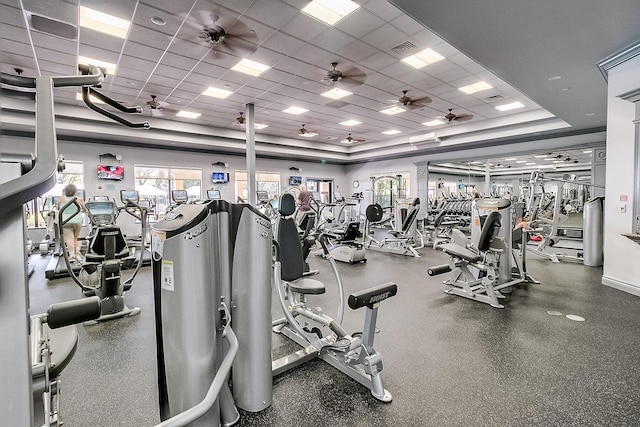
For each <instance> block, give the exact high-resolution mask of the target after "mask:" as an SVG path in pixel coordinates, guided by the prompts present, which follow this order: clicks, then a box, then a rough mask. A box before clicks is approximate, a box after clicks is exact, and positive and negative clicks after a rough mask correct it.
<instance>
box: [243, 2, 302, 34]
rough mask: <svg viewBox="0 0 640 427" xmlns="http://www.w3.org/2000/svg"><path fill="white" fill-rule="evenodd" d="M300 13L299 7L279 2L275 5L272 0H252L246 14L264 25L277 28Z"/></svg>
mask: <svg viewBox="0 0 640 427" xmlns="http://www.w3.org/2000/svg"><path fill="white" fill-rule="evenodd" d="M300 13H301V12H300V9H296V8H294V7H293V6H290V5H288V4H284V3H281V4H278V5H275V4H274V3H273V2H268V1H257V2H253V4H252V5H251V7H250V8H249V9H248V10H247V12H246V15H247V16H249V17H250V18H252V19H254V20H257V21H260V22H262V23H263V24H265V25H268V26H270V27H273V28H275V29H278V28H281V27H283V26H284V25H286V24H287V23H288V22H289V21H291V20H292V19H293V18H294V17H295V16H297V15H298V14H300Z"/></svg>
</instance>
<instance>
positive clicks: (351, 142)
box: [340, 139, 353, 144]
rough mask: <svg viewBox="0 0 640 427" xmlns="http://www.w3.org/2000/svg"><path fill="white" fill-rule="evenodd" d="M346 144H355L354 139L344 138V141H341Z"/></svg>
mask: <svg viewBox="0 0 640 427" xmlns="http://www.w3.org/2000/svg"><path fill="white" fill-rule="evenodd" d="M340 142H342V143H344V144H353V140H351V141H349V140H348V139H343V140H342V141H340Z"/></svg>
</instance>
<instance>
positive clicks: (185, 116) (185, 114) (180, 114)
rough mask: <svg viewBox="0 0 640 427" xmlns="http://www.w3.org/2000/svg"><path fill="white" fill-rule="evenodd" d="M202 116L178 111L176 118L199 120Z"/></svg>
mask: <svg viewBox="0 0 640 427" xmlns="http://www.w3.org/2000/svg"><path fill="white" fill-rule="evenodd" d="M200 116H201V114H200V113H194V112H192V111H185V110H182V111H178V113H176V117H184V118H185V119H197V118H198V117H200Z"/></svg>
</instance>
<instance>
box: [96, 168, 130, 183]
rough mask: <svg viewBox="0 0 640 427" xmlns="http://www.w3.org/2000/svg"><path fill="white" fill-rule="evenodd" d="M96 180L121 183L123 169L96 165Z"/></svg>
mask: <svg viewBox="0 0 640 427" xmlns="http://www.w3.org/2000/svg"><path fill="white" fill-rule="evenodd" d="M98 179H113V180H116V181H122V180H123V179H124V167H122V166H108V165H98Z"/></svg>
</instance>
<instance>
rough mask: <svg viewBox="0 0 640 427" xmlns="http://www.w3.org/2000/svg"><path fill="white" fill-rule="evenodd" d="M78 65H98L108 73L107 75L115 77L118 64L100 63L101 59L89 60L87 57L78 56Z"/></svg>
mask: <svg viewBox="0 0 640 427" xmlns="http://www.w3.org/2000/svg"><path fill="white" fill-rule="evenodd" d="M78 64H84V65H96V66H98V67H100V68H103V69H105V70H106V71H107V74H110V75H114V74H115V73H116V64H114V63H112V62H105V61H100V60H99V59H95V58H89V57H87V56H78Z"/></svg>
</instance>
